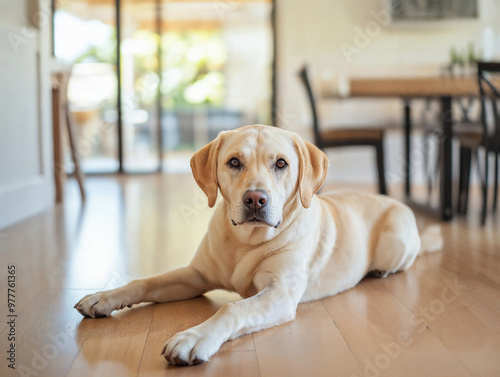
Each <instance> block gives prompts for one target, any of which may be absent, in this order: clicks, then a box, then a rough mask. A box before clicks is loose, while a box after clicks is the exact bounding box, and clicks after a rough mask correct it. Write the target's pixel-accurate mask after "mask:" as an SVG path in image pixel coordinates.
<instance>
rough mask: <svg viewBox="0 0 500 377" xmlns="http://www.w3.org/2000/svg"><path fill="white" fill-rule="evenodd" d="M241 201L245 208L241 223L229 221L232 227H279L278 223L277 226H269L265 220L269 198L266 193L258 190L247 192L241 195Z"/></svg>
mask: <svg viewBox="0 0 500 377" xmlns="http://www.w3.org/2000/svg"><path fill="white" fill-rule="evenodd" d="M242 200H243V204H245V207H246V208H245V212H244V216H243V221H242V222H241V223H236V222H235V221H234V220H232V219H231V222H232V223H233V225H234V226H236V225H242V224H245V223H248V224H254V225H261V224H262V225H268V226H272V227H274V228H277V227H278V226H279V225H280V222H279V223H278V224H271V223H270V222H269V221H268V219H267V208H268V204H269V203H270V201H271V198H270V197H269V194H268V193H267V192H266V191H264V190H260V189H255V190H247V191H245V193H244V194H243V199H242Z"/></svg>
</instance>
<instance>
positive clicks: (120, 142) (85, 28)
mask: <svg viewBox="0 0 500 377" xmlns="http://www.w3.org/2000/svg"><path fill="white" fill-rule="evenodd" d="M55 5H56V8H55V14H54V52H55V57H56V58H57V59H59V60H63V61H66V62H69V63H70V64H73V69H72V76H71V80H70V85H69V101H70V108H71V112H72V115H73V119H74V120H75V123H76V127H77V128H78V131H79V132H78V136H79V140H80V141H79V145H80V149H81V150H79V153H80V156H81V159H82V167H83V170H84V171H85V172H87V173H88V172H115V171H125V172H153V171H161V170H163V171H166V172H171V173H175V172H188V171H189V163H188V161H189V159H190V158H191V156H192V155H193V153H194V152H195V151H196V150H197V149H199V148H201V147H202V146H203V145H205V144H206V143H207V142H209V141H210V140H212V139H214V138H215V137H216V136H217V134H218V133H219V132H220V131H221V130H228V129H234V128H237V127H239V126H243V125H246V124H253V123H263V124H271V122H272V119H271V118H272V115H271V114H272V109H271V107H272V104H271V102H272V70H273V30H272V24H271V17H272V11H273V3H272V1H270V0H267V1H266V0H249V1H238V2H227V3H226V2H218V1H191V0H168V1H167V0H73V1H71V2H61V3H59V2H55ZM117 39H119V44H117ZM117 48H118V50H119V52H117ZM118 54H119V63H118V65H117V56H118ZM118 76H119V77H118ZM118 87H120V95H119V96H118V89H117V88H118Z"/></svg>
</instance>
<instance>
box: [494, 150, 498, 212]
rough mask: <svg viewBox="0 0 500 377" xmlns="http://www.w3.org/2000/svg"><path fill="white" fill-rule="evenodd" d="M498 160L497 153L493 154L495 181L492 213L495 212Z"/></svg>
mask: <svg viewBox="0 0 500 377" xmlns="http://www.w3.org/2000/svg"><path fill="white" fill-rule="evenodd" d="M499 158H500V154H499V153H495V178H494V179H495V180H494V184H493V213H496V212H497V201H498V159H499Z"/></svg>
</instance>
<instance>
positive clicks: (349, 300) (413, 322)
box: [322, 276, 468, 376]
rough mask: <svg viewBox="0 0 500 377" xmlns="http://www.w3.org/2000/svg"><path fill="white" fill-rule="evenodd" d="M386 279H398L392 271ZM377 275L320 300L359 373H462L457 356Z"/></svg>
mask: <svg viewBox="0 0 500 377" xmlns="http://www.w3.org/2000/svg"><path fill="white" fill-rule="evenodd" d="M387 279H388V280H389V281H391V283H392V284H398V276H391V277H388V278H387ZM379 280H380V279H366V280H364V281H363V282H361V283H360V284H359V285H358V286H357V287H356V288H355V289H351V290H349V291H347V292H344V293H341V294H339V295H337V296H333V297H328V298H325V299H323V300H322V303H323V304H324V305H325V307H326V309H327V310H328V313H329V314H330V315H331V317H332V318H333V320H334V321H335V323H336V324H337V326H338V328H339V330H340V332H341V333H342V335H343V336H344V337H345V339H346V342H347V343H348V345H349V347H350V349H351V350H352V351H353V352H354V353H355V354H356V357H357V359H358V360H359V361H360V362H361V363H362V365H363V374H362V375H364V376H374V375H382V374H383V375H384V376H411V375H414V373H415V372H416V371H418V375H422V376H431V375H434V376H445V375H453V376H468V374H467V372H466V371H465V370H464V368H463V367H462V366H461V365H460V362H459V360H458V358H457V356H455V355H454V354H452V353H451V352H450V351H449V350H448V348H447V347H445V346H444V345H443V344H441V342H440V341H439V340H438V339H437V338H436V336H435V335H434V334H433V333H432V331H431V330H430V329H429V328H427V327H426V326H425V324H424V322H423V321H421V320H419V319H418V318H417V317H416V316H415V314H414V313H413V312H412V311H411V310H409V309H408V308H407V307H406V306H404V305H403V304H402V303H401V302H400V301H399V300H397V299H395V297H394V296H392V295H391V294H390V293H389V292H388V291H387V290H385V289H384V288H383V287H382V286H381V285H380V284H378V283H379ZM359 376H361V374H360V375H359Z"/></svg>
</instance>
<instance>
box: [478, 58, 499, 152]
mask: <svg viewBox="0 0 500 377" xmlns="http://www.w3.org/2000/svg"><path fill="white" fill-rule="evenodd" d="M477 77H478V83H479V94H480V97H481V123H482V125H483V129H484V142H485V145H487V146H490V147H492V148H494V149H495V150H497V151H499V150H500V113H499V110H500V63H498V62H495V63H493V62H478V63H477Z"/></svg>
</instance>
